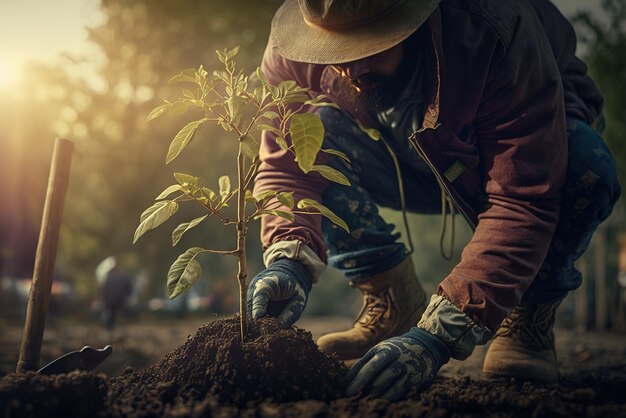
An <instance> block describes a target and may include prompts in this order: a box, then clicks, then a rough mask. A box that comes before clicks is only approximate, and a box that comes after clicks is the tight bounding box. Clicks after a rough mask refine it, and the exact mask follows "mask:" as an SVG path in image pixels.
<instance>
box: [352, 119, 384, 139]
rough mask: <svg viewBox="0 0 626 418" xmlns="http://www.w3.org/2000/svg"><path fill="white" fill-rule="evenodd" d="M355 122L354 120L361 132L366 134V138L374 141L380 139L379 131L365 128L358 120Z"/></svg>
mask: <svg viewBox="0 0 626 418" xmlns="http://www.w3.org/2000/svg"><path fill="white" fill-rule="evenodd" d="M355 120H356V124H357V125H358V126H359V129H361V130H362V131H363V132H365V133H366V134H367V136H369V137H370V138H372V139H373V140H374V141H378V140H379V139H380V137H381V135H380V131H378V130H377V129H374V128H368V127H366V126H365V125H363V124H362V123H361V121H359V120H358V119H355Z"/></svg>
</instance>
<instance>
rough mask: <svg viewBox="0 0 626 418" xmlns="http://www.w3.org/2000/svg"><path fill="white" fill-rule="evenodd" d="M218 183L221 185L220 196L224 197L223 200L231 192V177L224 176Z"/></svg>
mask: <svg viewBox="0 0 626 418" xmlns="http://www.w3.org/2000/svg"><path fill="white" fill-rule="evenodd" d="M217 182H218V184H219V185H220V196H221V197H222V202H223V201H224V200H226V198H227V197H228V195H229V193H230V177H228V176H222V177H220V178H219V179H218V181H217Z"/></svg>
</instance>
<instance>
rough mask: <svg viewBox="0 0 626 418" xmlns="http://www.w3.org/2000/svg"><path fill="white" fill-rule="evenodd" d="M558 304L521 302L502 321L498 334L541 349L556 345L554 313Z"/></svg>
mask: <svg viewBox="0 0 626 418" xmlns="http://www.w3.org/2000/svg"><path fill="white" fill-rule="evenodd" d="M557 306H558V304H538V305H527V304H521V305H518V306H516V307H515V308H514V309H513V311H511V313H510V314H509V316H508V317H507V318H506V319H505V320H504V322H502V325H500V328H499V329H498V332H497V333H496V336H498V337H509V338H513V339H517V340H520V341H522V342H524V343H525V344H526V345H528V346H529V347H530V348H532V349H534V350H536V351H541V350H547V349H549V348H551V347H554V333H553V331H552V327H553V326H554V314H555V311H556V308H557Z"/></svg>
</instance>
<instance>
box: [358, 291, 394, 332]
mask: <svg viewBox="0 0 626 418" xmlns="http://www.w3.org/2000/svg"><path fill="white" fill-rule="evenodd" d="M364 296H365V304H364V306H363V310H362V311H361V315H360V316H359V319H358V320H357V323H358V324H360V325H362V326H364V327H366V328H374V327H375V326H376V323H377V322H378V321H379V320H380V319H381V318H383V317H384V316H385V314H386V313H387V312H388V311H389V307H390V306H391V295H389V292H386V291H385V292H381V293H366V294H364Z"/></svg>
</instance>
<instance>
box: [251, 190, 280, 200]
mask: <svg viewBox="0 0 626 418" xmlns="http://www.w3.org/2000/svg"><path fill="white" fill-rule="evenodd" d="M276 193H277V192H275V191H274V190H266V191H264V192H261V193H259V194H257V195H255V196H254V198H255V199H256V201H257V202H261V201H263V200H265V199H267V198H268V197H273V196H276Z"/></svg>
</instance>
